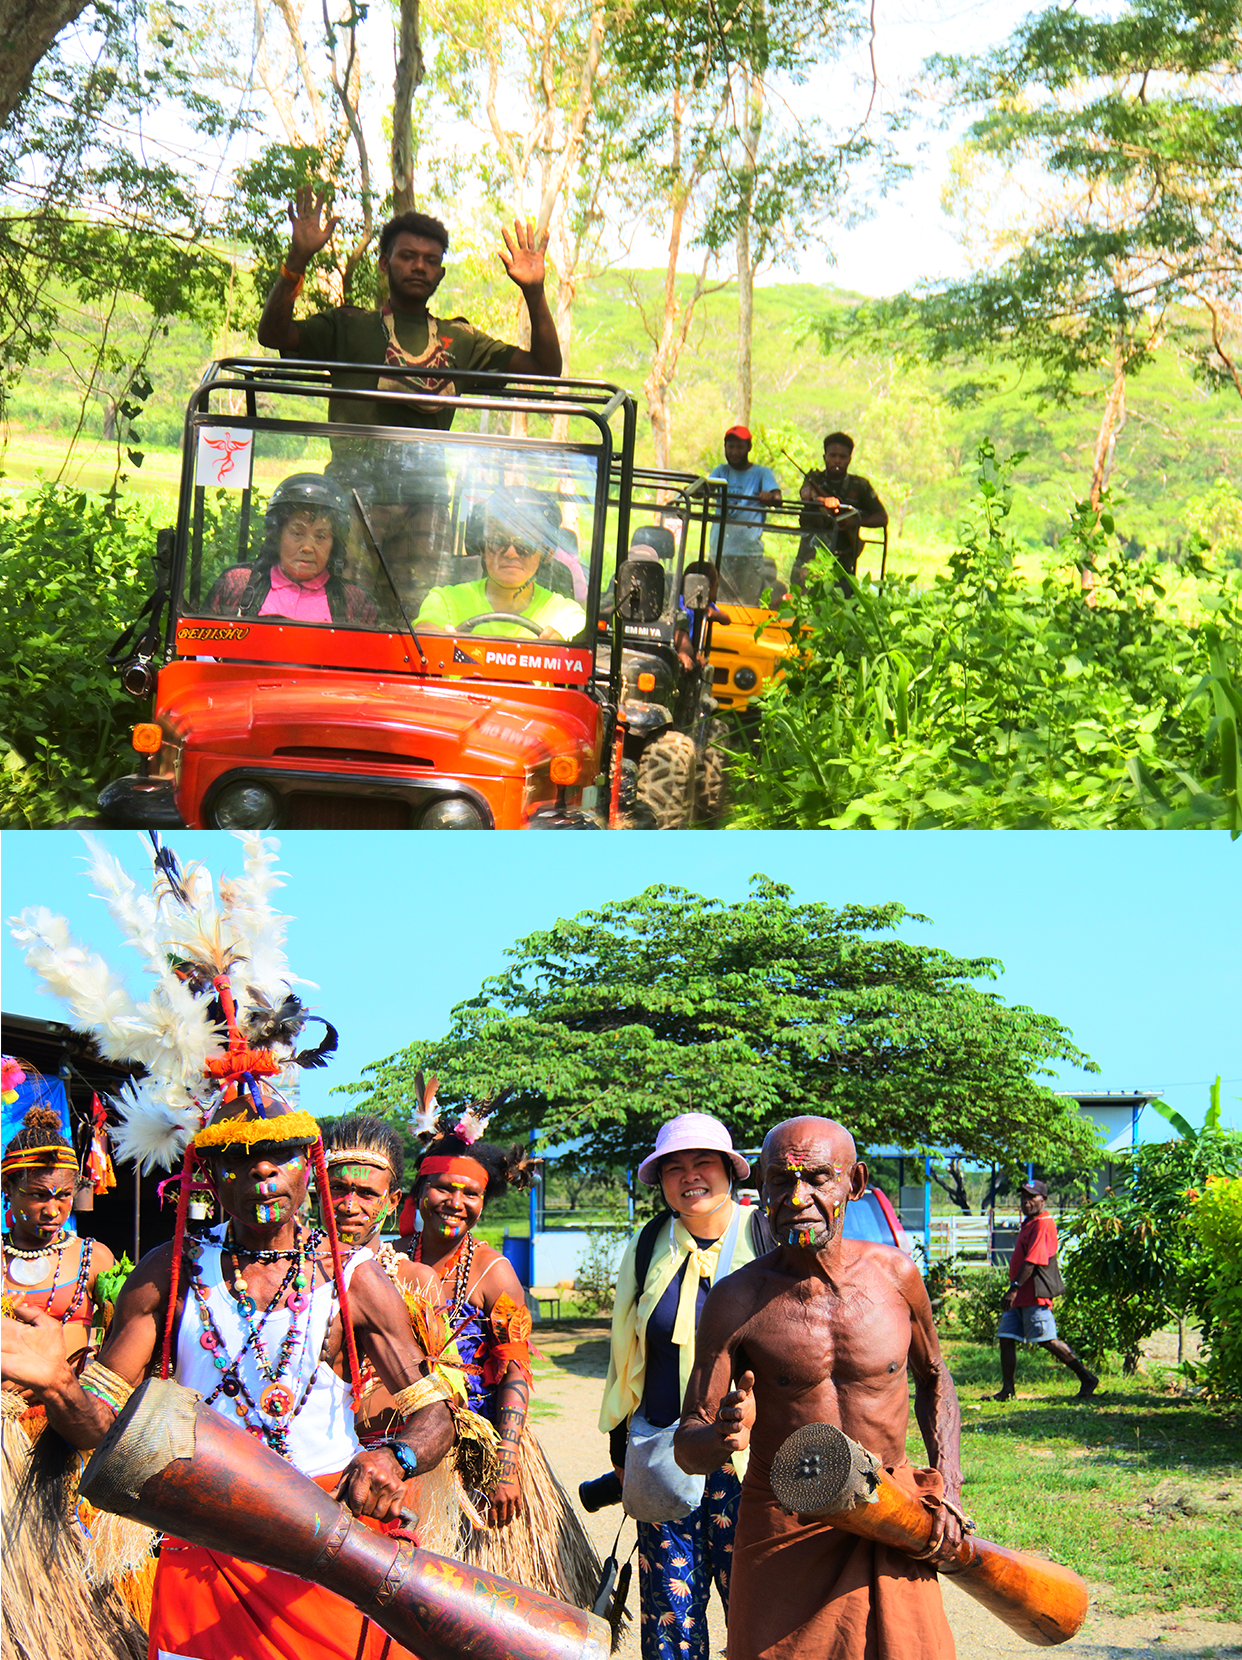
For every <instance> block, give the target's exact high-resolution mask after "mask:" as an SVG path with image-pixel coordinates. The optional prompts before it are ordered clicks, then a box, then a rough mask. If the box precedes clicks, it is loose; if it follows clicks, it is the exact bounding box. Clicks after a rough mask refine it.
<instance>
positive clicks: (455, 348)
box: [281, 305, 517, 431]
mask: <svg viewBox="0 0 1242 1660" xmlns="http://www.w3.org/2000/svg"><path fill="white" fill-rule="evenodd" d="M393 324H394V327H395V329H396V334H397V339H398V340H399V341H400V343H401V345H402V346H403V347H404V348H405V350H406V351H407V352H409V353H410V355H411V356H412V357H421V356H422V354H423V353H424V352H425V351H426V350H427V317H426V316H425V315H424V316H422V317H411V316H409V315H408V314H407V313H401V312H396V311H394V312H393ZM435 324H436V330H437V333H438V335H439V339H440V344H441V345H442V346H443V347H445V348H446V351H445V356H444V363H445V373H446V375H447V374H448V373H449V371H451V370H453V369H488V370H493V371H496V372H499V373H503V372H504V370H506V369H507V368H508V367H509V363H510V360H511V359H512V357H513V354H514V352H515V351H516V350H517V347H516V346H508V345H506V344H505V342H504V341H503V340H494V339H493V338H492V336H491V335H490V334H484V333H483V331H482V329H476V328H475V327H474V326H473V325H472V324H470V323H468V322H467V321H466V319H465V318H464V317H450V318H447V319H445V318H440V317H437V318H436V319H435ZM387 351H388V331H387V329H386V328H385V327H384V320H383V317H382V316H381V315H380V313H379V312H378V311H363V310H362V308H361V307H360V306H353V305H343V306H338V307H337V308H336V310H335V311H321V312H320V313H319V314H318V315H317V316H315V317H304V318H302V319H300V321H299V322H298V349H297V351H296V352H282V354H281V355H282V356H283V357H309V358H319V359H322V360H325V361H327V362H330V363H383V362H384V361H385V354H386V353H387ZM378 381H379V376H378V375H349V374H342V373H340V372H334V373H333V375H332V384H333V386H340V387H350V388H357V389H358V390H359V391H374V390H375V388H376V386H377V384H378ZM416 384H417V383H416V382H411V385H416ZM455 413H456V411H455V410H453V409H440V410H434V411H432V412H430V413H429V412H428V411H427V410H426V409H417V408H413V407H410V408H403V407H402V406H401V405H400V404H387V405H381V404H372V403H366V402H363V401H362V400H355V399H353V398H333V399H331V400H330V402H329V404H328V418H329V420H332V421H358V422H362V423H364V424H372V423H379V424H381V425H385V426H405V427H439V428H441V429H442V430H444V431H447V430H448V428H449V427H451V426H452V424H453V416H454V414H455Z"/></svg>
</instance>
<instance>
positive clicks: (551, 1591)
mask: <svg viewBox="0 0 1242 1660" xmlns="http://www.w3.org/2000/svg"><path fill="white" fill-rule="evenodd" d="M520 1458H521V1468H520V1471H519V1477H520V1482H521V1488H522V1509H521V1511H520V1513H519V1515H518V1517H517V1519H516V1520H515V1521H513V1522H511V1523H510V1524H509V1526H508V1527H498V1528H493V1527H474V1526H472V1525H471V1523H470V1522H469V1521H468V1520H466V1519H463V1523H462V1543H461V1548H460V1550H459V1552H458V1553H457V1554H459V1555H460V1556H461V1557H462V1559H463V1560H464V1561H466V1562H470V1563H473V1564H474V1566H475V1567H477V1568H486V1569H487V1571H488V1572H489V1573H493V1574H501V1575H503V1577H504V1578H505V1579H512V1580H515V1581H516V1582H517V1584H519V1585H525V1586H527V1587H528V1588H529V1589H530V1590H534V1591H546V1592H547V1593H548V1595H549V1596H554V1597H559V1598H560V1599H561V1601H562V1602H568V1603H572V1604H573V1606H574V1607H575V1608H590V1607H591V1605H592V1603H593V1602H594V1601H595V1596H596V1592H597V1591H598V1590H599V1581H600V1574H601V1572H602V1571H603V1570H602V1567H601V1564H600V1560H599V1557H598V1556H597V1555H596V1552H595V1547H594V1545H592V1543H591V1541H590V1540H589V1539H588V1538H587V1536H586V1531H585V1529H584V1528H583V1526H582V1523H581V1522H580V1521H579V1519H578V1516H577V1513H576V1512H575V1510H574V1508H573V1505H572V1504H571V1503H570V1499H569V1495H568V1493H566V1491H565V1489H564V1488H563V1487H562V1486H561V1484H560V1482H559V1481H558V1480H557V1479H556V1476H555V1474H554V1472H553V1470H552V1467H551V1465H550V1464H549V1463H548V1461H547V1459H546V1458H545V1457H544V1452H543V1448H542V1447H541V1446H540V1445H539V1443H538V1441H537V1440H536V1439H535V1437H534V1435H533V1433H532V1432H531V1430H530V1428H529V1426H528V1427H527V1429H526V1432H525V1434H524V1435H523V1436H522V1442H521V1448H520ZM472 1497H473V1498H474V1499H475V1500H476V1502H477V1504H478V1508H479V1510H480V1511H482V1513H483V1514H486V1501H485V1500H480V1499H479V1497H478V1495H477V1494H475V1495H472Z"/></svg>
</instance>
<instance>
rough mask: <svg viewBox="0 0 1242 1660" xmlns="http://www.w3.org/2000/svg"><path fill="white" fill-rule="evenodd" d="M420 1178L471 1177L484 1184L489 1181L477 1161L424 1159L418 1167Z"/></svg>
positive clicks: (485, 1172)
mask: <svg viewBox="0 0 1242 1660" xmlns="http://www.w3.org/2000/svg"><path fill="white" fill-rule="evenodd" d="M418 1174H419V1176H420V1177H422V1176H473V1177H474V1178H475V1179H476V1180H477V1181H482V1182H483V1183H484V1184H486V1183H487V1182H489V1181H490V1180H491V1177H490V1176H489V1175H488V1173H487V1171H486V1170H485V1169H484V1167H483V1166H482V1165H481V1164H480V1163H479V1161H478V1159H462V1158H447V1157H445V1158H434V1159H424V1160H423V1162H422V1163H421V1164H420V1165H419V1167H418Z"/></svg>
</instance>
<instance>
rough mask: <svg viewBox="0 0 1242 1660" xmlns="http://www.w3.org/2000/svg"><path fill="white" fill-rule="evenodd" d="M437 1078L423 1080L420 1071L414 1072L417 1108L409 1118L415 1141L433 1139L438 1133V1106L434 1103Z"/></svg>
mask: <svg viewBox="0 0 1242 1660" xmlns="http://www.w3.org/2000/svg"><path fill="white" fill-rule="evenodd" d="M439 1087H440V1080H439V1079H438V1078H431V1079H428V1080H424V1078H423V1075H422V1072H421V1071H419V1072H416V1073H415V1074H414V1093H415V1096H416V1098H417V1101H418V1108H417V1110H416V1111H415V1113H414V1116H413V1118H411V1119H410V1134H411V1135H412V1136H413V1137H414V1139H415V1141H434V1140H435V1138H436V1136H437V1135H439V1134H440V1108H439V1106H438V1105H437V1103H436V1091H437V1089H439Z"/></svg>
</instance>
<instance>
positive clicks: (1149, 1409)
mask: <svg viewBox="0 0 1242 1660" xmlns="http://www.w3.org/2000/svg"><path fill="white" fill-rule="evenodd" d="M607 1331H608V1325H607V1321H606V1319H605V1318H603V1317H600V1318H597V1319H594V1320H585V1319H577V1320H569V1319H566V1320H562V1321H559V1322H545V1321H541V1322H540V1324H539V1327H538V1331H537V1333H536V1337H535V1341H536V1344H537V1345H538V1348H539V1350H540V1351H541V1358H540V1360H539V1361H538V1362H537V1364H536V1367H535V1376H536V1400H537V1399H538V1393H537V1391H538V1379H539V1377H540V1375H543V1376H545V1377H547V1376H549V1375H551V1374H552V1373H554V1372H556V1371H567V1372H572V1373H574V1374H576V1375H578V1376H580V1377H588V1378H598V1379H599V1380H600V1381H601V1384H602V1380H603V1376H604V1372H605V1369H606V1367H607V1363H608V1343H607ZM945 1352H946V1355H947V1357H948V1361H949V1366H950V1368H951V1370H952V1372H953V1376H954V1379H955V1381H956V1383H957V1388H958V1394H959V1397H960V1399H961V1405H962V1421H963V1422H962V1467H963V1474H964V1476H965V1485H964V1489H963V1501H964V1504H965V1507H966V1509H967V1511H968V1512H969V1513H970V1514H971V1515H972V1516H973V1517H974V1519H975V1522H976V1524H977V1525H978V1529H979V1532H980V1534H981V1535H982V1536H983V1537H984V1538H987V1539H992V1540H995V1541H996V1542H997V1543H998V1544H1003V1545H1008V1546H1010V1547H1011V1548H1015V1549H1020V1550H1026V1551H1031V1552H1035V1553H1038V1554H1043V1555H1046V1556H1049V1557H1052V1558H1054V1559H1055V1560H1056V1561H1058V1562H1063V1563H1065V1564H1066V1565H1067V1566H1069V1567H1071V1568H1073V1569H1075V1570H1076V1571H1077V1572H1078V1573H1080V1574H1081V1575H1082V1576H1083V1578H1084V1579H1085V1580H1086V1581H1087V1582H1088V1584H1089V1585H1090V1586H1091V1590H1092V1595H1093V1597H1094V1598H1095V1599H1096V1601H1097V1603H1098V1604H1099V1605H1100V1606H1101V1607H1103V1608H1104V1609H1106V1610H1107V1611H1108V1612H1109V1613H1113V1614H1118V1615H1126V1614H1140V1613H1153V1612H1159V1613H1168V1612H1172V1611H1174V1610H1176V1609H1179V1608H1193V1609H1197V1610H1201V1611H1204V1612H1205V1613H1206V1614H1207V1615H1208V1617H1210V1616H1211V1615H1212V1614H1215V1615H1216V1616H1217V1617H1218V1618H1220V1619H1222V1620H1224V1619H1231V1620H1236V1619H1238V1618H1239V1617H1242V1431H1240V1428H1239V1423H1238V1420H1236V1419H1234V1420H1230V1419H1227V1418H1225V1417H1222V1416H1221V1414H1219V1413H1217V1412H1213V1411H1211V1410H1209V1408H1208V1407H1206V1406H1205V1405H1203V1404H1202V1403H1201V1402H1200V1401H1197V1400H1195V1399H1192V1398H1190V1397H1187V1396H1185V1395H1183V1394H1181V1393H1180V1391H1179V1390H1178V1387H1177V1384H1176V1381H1175V1377H1174V1374H1173V1373H1172V1371H1169V1370H1165V1369H1162V1368H1159V1367H1155V1366H1151V1365H1149V1366H1148V1368H1147V1370H1146V1371H1145V1372H1143V1373H1140V1374H1139V1375H1138V1376H1136V1377H1131V1378H1126V1377H1123V1376H1122V1375H1121V1373H1120V1371H1117V1372H1113V1373H1109V1374H1106V1375H1105V1377H1104V1380H1103V1382H1102V1384H1101V1387H1100V1390H1099V1393H1098V1395H1097V1397H1096V1399H1095V1400H1094V1401H1092V1402H1089V1403H1088V1402H1082V1403H1079V1402H1075V1401H1074V1400H1073V1395H1074V1392H1075V1390H1076V1389H1077V1382H1076V1380H1075V1379H1074V1378H1073V1377H1071V1375H1070V1374H1069V1372H1067V1371H1066V1370H1065V1368H1064V1367H1062V1366H1058V1365H1057V1364H1056V1363H1055V1362H1054V1361H1051V1360H1049V1359H1047V1358H1046V1357H1045V1356H1044V1355H1042V1354H1038V1353H1036V1354H1027V1353H1025V1352H1023V1353H1022V1354H1021V1355H1020V1356H1019V1359H1018V1398H1017V1399H1015V1400H1012V1401H1006V1402H1004V1403H997V1402H991V1401H984V1400H983V1399H982V1397H983V1396H984V1395H985V1394H992V1393H994V1392H995V1391H996V1390H997V1389H998V1388H999V1387H1000V1361H999V1356H998V1352H997V1350H996V1349H994V1348H985V1347H983V1346H981V1345H980V1344H976V1343H963V1342H956V1341H950V1342H948V1343H946V1345H945ZM907 1450H908V1453H909V1456H910V1460H911V1462H912V1463H919V1464H921V1463H923V1462H924V1461H925V1457H926V1455H925V1452H924V1449H923V1443H922V1440H921V1438H920V1436H919V1433H918V1427H917V1425H916V1424H915V1422H914V1415H913V1412H911V1417H910V1436H909V1440H908V1442H907Z"/></svg>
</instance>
